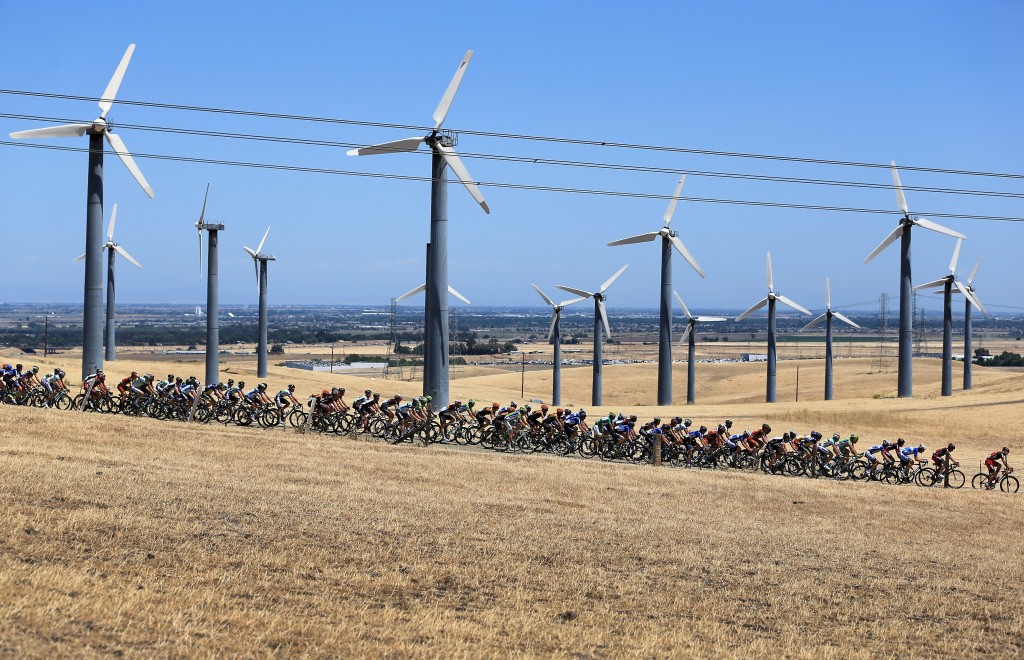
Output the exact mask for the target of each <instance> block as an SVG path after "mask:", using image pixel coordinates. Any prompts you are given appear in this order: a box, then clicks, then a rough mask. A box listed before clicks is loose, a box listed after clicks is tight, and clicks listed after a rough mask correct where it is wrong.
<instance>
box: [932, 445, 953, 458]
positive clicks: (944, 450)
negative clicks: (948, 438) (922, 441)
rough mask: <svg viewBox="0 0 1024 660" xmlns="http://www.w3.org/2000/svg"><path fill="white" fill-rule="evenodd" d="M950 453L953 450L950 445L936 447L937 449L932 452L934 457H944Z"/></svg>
mask: <svg viewBox="0 0 1024 660" xmlns="http://www.w3.org/2000/svg"><path fill="white" fill-rule="evenodd" d="M949 453H951V452H950V451H949V448H948V447H943V448H941V449H936V450H935V451H933V452H932V458H942V457H943V456H945V455H946V454H949Z"/></svg>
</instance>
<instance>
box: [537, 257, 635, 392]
mask: <svg viewBox="0 0 1024 660" xmlns="http://www.w3.org/2000/svg"><path fill="white" fill-rule="evenodd" d="M627 268H629V264H626V265H625V266H623V267H622V268H620V269H619V271H618V272H617V273H615V274H614V275H612V276H611V277H609V278H608V279H607V280H606V281H605V283H604V284H602V285H601V288H600V289H598V290H597V293H591V292H590V291H584V290H583V289H574V288H573V287H571V286H565V285H564V284H556V285H555V286H557V287H558V288H559V289H561V290H562V291H568V292H569V293H572V294H575V295H577V296H582V297H583V298H584V299H586V298H593V299H594V377H593V381H592V384H591V394H590V405H592V406H599V405H601V398H602V394H603V392H602V391H601V388H602V383H601V367H602V361H603V359H604V358H603V357H602V356H601V341H602V338H601V330H602V328H603V329H604V332H605V333H606V334H607V335H608V336H609V337H611V336H612V330H611V328H610V327H608V312H607V310H605V308H604V301H605V300H607V299H608V297H607V296H605V295H604V293H605V291H607V290H608V287H610V286H611V285H612V284H613V283H614V282H615V280H617V279H619V275H622V273H624V272H626V269H627Z"/></svg>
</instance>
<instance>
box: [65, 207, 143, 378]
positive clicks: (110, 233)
mask: <svg viewBox="0 0 1024 660" xmlns="http://www.w3.org/2000/svg"><path fill="white" fill-rule="evenodd" d="M116 220H117V204H114V209H113V211H111V213H110V225H108V226H107V242H106V243H104V244H103V249H104V250H106V251H107V326H106V348H107V352H106V359H107V360H108V361H110V362H113V361H114V360H116V359H117V354H116V353H117V351H116V343H117V342H116V339H115V334H116V330H117V320H116V318H115V312H114V298H115V295H114V291H115V285H114V255H115V254H120V255H121V256H122V257H124V258H125V259H127V260H128V261H130V262H131V263H132V264H134V265H135V266H137V267H138V268H140V269H141V268H142V264H140V263H139V262H138V261H136V260H135V259H133V258H132V255H130V254H128V252H127V251H126V250H125V249H124V248H123V247H121V246H120V245H118V244H117V243H115V242H114V222H115V221H116ZM85 258H86V255H84V254H83V255H80V256H78V257H75V261H82V260H83V259H85Z"/></svg>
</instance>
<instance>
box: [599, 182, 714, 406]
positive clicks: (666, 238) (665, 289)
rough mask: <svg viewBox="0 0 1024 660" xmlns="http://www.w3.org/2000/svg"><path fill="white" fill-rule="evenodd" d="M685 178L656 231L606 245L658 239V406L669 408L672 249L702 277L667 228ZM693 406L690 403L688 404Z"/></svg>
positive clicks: (689, 256)
mask: <svg viewBox="0 0 1024 660" xmlns="http://www.w3.org/2000/svg"><path fill="white" fill-rule="evenodd" d="M685 181H686V175H685V174H684V175H683V176H681V177H679V184H678V185H677V186H676V191H675V193H674V194H673V195H672V199H671V200H669V203H668V208H667V209H666V210H665V215H663V216H662V220H663V221H664V223H665V224H664V225H663V226H662V227H661V229H659V230H658V231H652V232H648V233H646V234H640V235H638V236H630V237H629V238H622V239H619V240H617V241H612V242H611V243H609V244H608V245H610V246H615V245H629V244H631V243H647V242H649V241H653V240H654V239H656V238H658V237H659V236H660V237H661V318H660V323H659V325H658V405H659V406H671V405H672V296H671V293H672V248H675V249H676V250H677V251H678V252H679V254H681V255H683V259H686V261H687V262H688V263H689V264H690V265H691V266H693V269H694V270H695V271H697V274H698V275H700V276H701V277H704V271H703V270H702V269H701V267H700V265H699V264H698V263H697V260H696V259H694V258H693V255H692V254H690V251H689V250H687V249H686V246H685V245H683V242H682V241H681V240H679V236H678V235H677V232H675V231H672V230H671V229H669V225H670V224H672V216H673V215H675V212H676V205H677V204H678V203H679V195H680V194H681V193H682V192H683V183H684V182H685ZM691 403H692V402H691Z"/></svg>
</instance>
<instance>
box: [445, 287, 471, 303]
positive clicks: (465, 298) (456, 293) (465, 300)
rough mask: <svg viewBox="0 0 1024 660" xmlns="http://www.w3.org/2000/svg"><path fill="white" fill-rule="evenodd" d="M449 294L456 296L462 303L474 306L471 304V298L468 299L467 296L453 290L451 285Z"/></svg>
mask: <svg viewBox="0 0 1024 660" xmlns="http://www.w3.org/2000/svg"><path fill="white" fill-rule="evenodd" d="M448 293H450V294H452V295H453V296H455V297H456V298H458V299H459V300H461V301H462V302H464V303H466V304H467V305H472V304H473V303H471V302H469V298H467V297H466V296H464V295H462V294H461V293H459V292H458V291H456V290H455V289H454V288H452V285H451V284H449V285H448Z"/></svg>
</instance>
